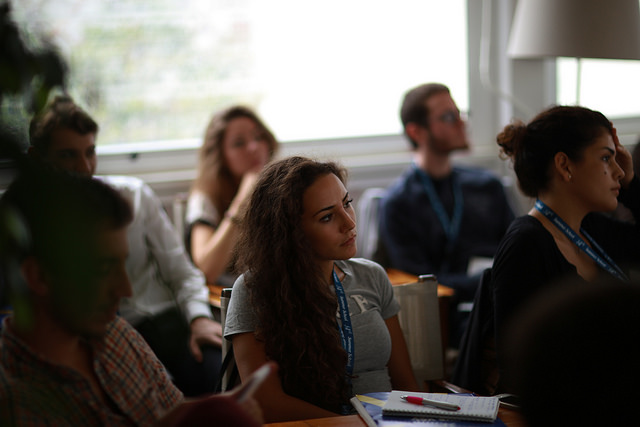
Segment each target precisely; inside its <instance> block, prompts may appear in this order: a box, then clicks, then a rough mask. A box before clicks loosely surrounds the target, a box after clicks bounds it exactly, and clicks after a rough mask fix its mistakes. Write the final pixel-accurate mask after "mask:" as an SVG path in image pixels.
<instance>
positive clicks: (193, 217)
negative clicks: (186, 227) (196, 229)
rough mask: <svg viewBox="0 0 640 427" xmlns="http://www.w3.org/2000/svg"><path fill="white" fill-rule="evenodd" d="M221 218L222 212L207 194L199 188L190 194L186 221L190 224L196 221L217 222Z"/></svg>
mask: <svg viewBox="0 0 640 427" xmlns="http://www.w3.org/2000/svg"><path fill="white" fill-rule="evenodd" d="M219 218H220V214H219V213H218V211H217V210H216V208H215V206H214V205H213V202H212V201H211V199H210V198H209V197H208V196H207V195H206V194H204V193H203V192H201V191H198V190H195V191H192V192H191V194H189V198H188V200H187V209H186V212H185V221H186V222H187V223H188V224H190V223H194V222H196V221H203V222H206V223H213V224H216V223H218V220H219Z"/></svg>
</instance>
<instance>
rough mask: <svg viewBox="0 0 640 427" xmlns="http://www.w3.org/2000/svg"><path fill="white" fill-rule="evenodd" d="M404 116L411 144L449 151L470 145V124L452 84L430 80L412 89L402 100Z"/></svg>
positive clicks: (416, 146)
mask: <svg viewBox="0 0 640 427" xmlns="http://www.w3.org/2000/svg"><path fill="white" fill-rule="evenodd" d="M400 119H401V120H402V126H403V127H404V131H405V135H406V136H407V138H408V139H409V142H410V143H411V146H412V147H413V148H414V149H417V148H418V147H420V146H423V145H425V146H427V147H428V148H429V149H430V150H433V151H437V152H441V153H449V152H452V151H455V150H461V149H466V148H468V146H469V142H468V140H467V133H466V126H465V122H464V120H463V119H462V118H461V116H460V110H459V109H458V107H457V106H456V103H455V102H454V101H453V99H452V98H451V93H450V91H449V88H448V87H447V86H445V85H443V84H440V83H427V84H423V85H420V86H417V87H415V88H413V89H411V90H409V91H408V92H407V93H406V94H405V96H404V100H403V102H402V107H401V109H400Z"/></svg>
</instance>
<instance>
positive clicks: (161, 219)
mask: <svg viewBox="0 0 640 427" xmlns="http://www.w3.org/2000/svg"><path fill="white" fill-rule="evenodd" d="M140 212H141V214H142V215H144V224H145V228H146V230H145V241H146V246H147V248H148V251H149V252H150V254H151V256H152V257H153V259H154V260H155V263H154V265H155V268H157V269H158V272H159V273H160V277H161V279H162V282H164V283H166V284H167V285H168V286H169V288H171V290H172V292H173V294H174V295H175V297H176V301H177V303H178V305H179V306H180V309H181V311H182V313H184V315H185V317H186V321H187V323H188V324H189V325H190V329H191V335H190V343H189V346H190V349H191V352H192V353H193V355H194V357H195V358H196V360H198V361H200V360H202V352H201V351H200V346H201V345H204V344H211V345H215V346H217V347H220V346H221V345H222V327H221V325H220V323H218V322H216V321H214V320H213V316H212V314H211V309H210V307H209V290H208V289H207V287H206V285H205V282H204V277H203V276H202V273H201V272H200V271H198V270H197V269H196V268H195V267H194V266H193V264H192V263H191V262H190V261H189V259H188V258H187V255H186V253H185V251H184V245H183V243H182V242H181V241H180V239H179V238H178V236H177V234H176V232H175V230H174V228H173V225H172V223H171V221H170V220H169V217H168V216H167V214H166V213H165V211H164V209H163V207H162V205H161V203H160V200H159V199H158V198H157V196H156V195H155V194H154V193H153V190H151V188H150V187H149V186H147V185H146V184H144V185H143V187H142V190H141V192H140Z"/></svg>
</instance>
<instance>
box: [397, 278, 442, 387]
mask: <svg viewBox="0 0 640 427" xmlns="http://www.w3.org/2000/svg"><path fill="white" fill-rule="evenodd" d="M393 293H394V295H395V297H396V299H397V300H398V302H399V303H400V312H399V313H398V318H399V320H400V327H401V328H402V332H403V334H404V338H405V341H406V342H407V349H408V350H409V357H410V358H411V366H412V368H413V372H414V374H415V376H416V378H417V379H418V381H419V382H420V383H422V382H423V381H429V380H434V379H442V378H444V363H443V356H442V353H443V349H442V331H441V329H440V309H439V305H438V282H437V279H436V278H435V276H433V275H427V276H420V279H419V280H418V281H417V282H414V283H407V284H405V285H395V286H394V287H393Z"/></svg>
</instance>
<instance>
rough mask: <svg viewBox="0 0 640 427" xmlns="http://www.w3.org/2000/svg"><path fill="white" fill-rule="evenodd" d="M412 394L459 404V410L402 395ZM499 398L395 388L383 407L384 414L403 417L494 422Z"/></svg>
mask: <svg viewBox="0 0 640 427" xmlns="http://www.w3.org/2000/svg"><path fill="white" fill-rule="evenodd" d="M403 395H411V396H419V397H422V398H425V399H431V400H439V401H442V402H450V403H455V404H457V405H458V406H459V407H460V409H459V410H457V411H451V410H445V409H439V408H435V407H432V406H426V405H417V404H414V403H408V402H406V401H405V400H403V399H401V397H400V396H403ZM499 403H500V402H499V400H498V398H497V397H482V396H470V395H459V394H440V393H417V392H408V391H400V390H393V391H392V392H391V393H389V398H388V399H387V402H386V403H385V404H384V406H383V407H382V414H383V415H385V416H387V415H390V416H401V417H424V418H438V419H447V420H460V421H463V420H464V421H484V422H493V421H494V420H495V419H496V417H497V415H498V407H499Z"/></svg>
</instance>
